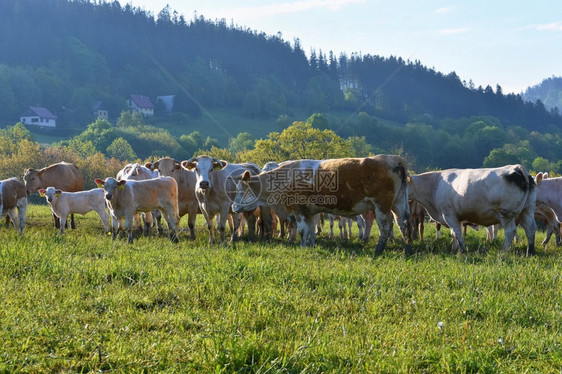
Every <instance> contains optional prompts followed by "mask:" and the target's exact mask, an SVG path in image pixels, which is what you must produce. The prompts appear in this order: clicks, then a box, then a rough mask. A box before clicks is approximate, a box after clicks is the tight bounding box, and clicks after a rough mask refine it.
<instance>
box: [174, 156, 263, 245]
mask: <svg viewBox="0 0 562 374" xmlns="http://www.w3.org/2000/svg"><path fill="white" fill-rule="evenodd" d="M181 165H182V167H184V168H186V169H187V170H190V171H191V170H193V171H194V172H195V175H196V177H197V182H196V184H195V196H196V198H197V201H198V202H199V208H200V209H201V213H203V216H204V217H205V220H206V222H207V228H208V229H209V242H210V243H211V244H214V243H216V239H215V227H214V222H213V218H214V217H215V216H216V215H217V214H218V229H219V232H220V242H221V243H223V242H224V241H225V227H226V221H227V219H228V214H229V213H230V212H231V211H232V209H231V207H232V202H233V201H234V195H235V193H236V184H235V182H234V180H233V179H232V178H233V177H237V176H240V175H241V174H242V173H244V172H245V171H249V172H251V173H253V174H258V173H259V172H260V171H261V169H260V168H259V166H257V165H255V164H252V163H244V164H231V163H228V162H226V161H224V160H219V159H217V158H214V157H209V156H199V157H193V158H191V159H189V160H186V161H182V162H181ZM246 219H247V221H248V228H249V231H250V237H251V238H253V234H254V233H255V218H254V217H253V214H248V215H246ZM233 221H234V222H233V227H234V229H233V231H232V240H233V241H235V240H237V239H238V230H237V228H238V227H239V226H240V219H239V217H238V216H237V215H234V216H233ZM252 227H253V231H252Z"/></svg>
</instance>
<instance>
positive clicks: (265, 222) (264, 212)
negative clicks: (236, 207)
mask: <svg viewBox="0 0 562 374" xmlns="http://www.w3.org/2000/svg"><path fill="white" fill-rule="evenodd" d="M260 219H261V222H262V237H263V238H265V240H267V241H270V240H271V237H272V235H273V216H272V215H271V208H270V207H266V206H262V207H260Z"/></svg>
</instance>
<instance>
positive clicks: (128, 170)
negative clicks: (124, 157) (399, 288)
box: [115, 163, 162, 236]
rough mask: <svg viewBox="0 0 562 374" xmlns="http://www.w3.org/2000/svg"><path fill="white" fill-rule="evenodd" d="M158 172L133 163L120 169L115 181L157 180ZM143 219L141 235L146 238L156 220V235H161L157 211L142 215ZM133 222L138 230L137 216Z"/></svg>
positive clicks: (159, 216) (138, 221) (159, 217)
mask: <svg viewBox="0 0 562 374" xmlns="http://www.w3.org/2000/svg"><path fill="white" fill-rule="evenodd" d="M158 176H159V175H158V172H157V171H155V170H151V169H149V168H148V167H146V166H144V165H141V164H138V163H134V164H127V165H125V167H123V169H121V170H120V171H119V172H118V173H117V177H116V178H115V179H117V180H118V181H120V180H137V181H138V180H146V179H154V178H158ZM142 216H143V219H144V228H143V233H144V235H145V236H148V234H149V233H150V228H151V227H152V226H153V225H154V220H156V226H157V228H158V233H159V234H161V233H162V216H161V214H160V211H159V210H155V211H152V212H146V213H142ZM135 220H136V221H137V224H136V226H137V227H138V228H140V226H141V220H140V217H139V215H138V214H136V215H135Z"/></svg>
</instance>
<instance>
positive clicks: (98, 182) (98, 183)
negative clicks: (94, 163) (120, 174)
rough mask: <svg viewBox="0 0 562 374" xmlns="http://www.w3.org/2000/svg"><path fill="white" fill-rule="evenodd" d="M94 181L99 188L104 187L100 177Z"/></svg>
mask: <svg viewBox="0 0 562 374" xmlns="http://www.w3.org/2000/svg"><path fill="white" fill-rule="evenodd" d="M94 183H95V184H96V186H98V188H103V183H104V182H103V181H102V180H101V179H99V178H96V179H94Z"/></svg>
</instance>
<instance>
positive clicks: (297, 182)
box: [233, 155, 411, 255]
mask: <svg viewBox="0 0 562 374" xmlns="http://www.w3.org/2000/svg"><path fill="white" fill-rule="evenodd" d="M407 175H408V171H407V168H406V163H405V161H404V160H403V159H402V158H401V157H399V156H394V155H377V156H373V157H367V158H341V159H333V160H298V161H291V162H287V163H284V164H282V165H280V166H279V167H278V168H277V169H275V170H273V171H269V172H264V173H261V174H259V175H257V176H251V175H250V174H249V173H244V174H243V175H242V178H241V180H240V183H238V186H237V194H236V200H235V203H234V205H233V207H234V210H235V211H243V210H247V209H253V208H255V207H256V206H258V205H263V204H268V205H270V206H271V207H272V208H273V209H274V210H276V211H277V209H281V210H285V211H286V212H288V213H289V214H290V215H292V216H294V217H295V219H296V222H297V229H298V231H299V233H300V234H301V245H306V244H310V245H314V244H315V239H316V238H315V230H314V226H315V214H316V213H320V212H326V213H333V214H336V215H343V216H348V217H349V216H355V215H358V214H361V213H364V212H366V211H368V210H375V211H376V219H377V223H378V225H379V229H380V233H381V234H380V237H379V242H378V244H377V247H376V249H375V254H376V255H378V254H380V253H382V251H383V249H384V247H385V246H386V242H387V241H388V238H389V237H390V232H391V230H392V222H393V213H394V214H395V215H396V217H397V221H398V225H399V227H400V231H401V233H402V235H403V238H404V242H405V252H406V254H407V255H409V254H411V231H410V226H411V217H410V210H409V208H408V186H407V181H406V177H407Z"/></svg>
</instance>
